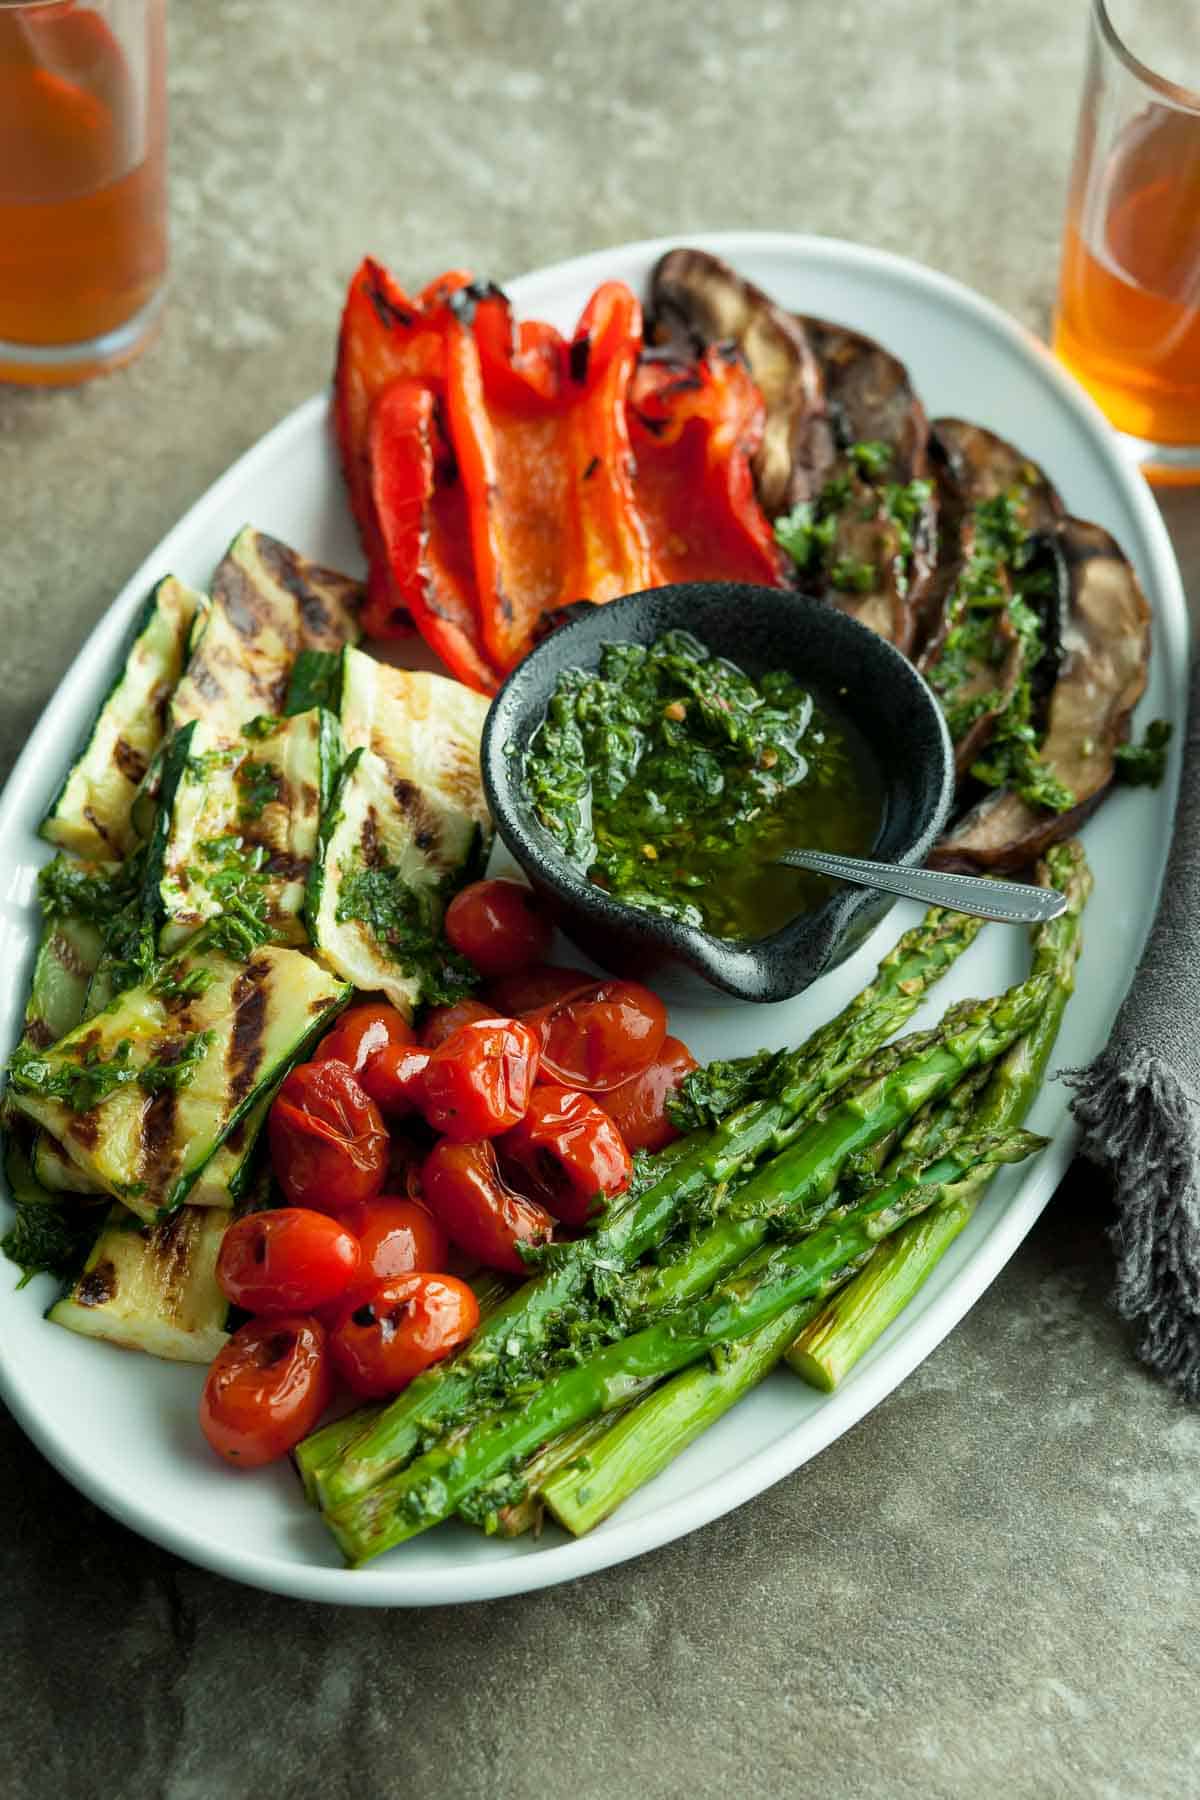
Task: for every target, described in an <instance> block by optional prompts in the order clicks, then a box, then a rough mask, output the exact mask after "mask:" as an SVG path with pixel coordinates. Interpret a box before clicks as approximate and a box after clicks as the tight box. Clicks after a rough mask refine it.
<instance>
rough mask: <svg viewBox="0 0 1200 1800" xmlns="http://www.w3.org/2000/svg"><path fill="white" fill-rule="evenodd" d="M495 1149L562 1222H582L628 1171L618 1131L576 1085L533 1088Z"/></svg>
mask: <svg viewBox="0 0 1200 1800" xmlns="http://www.w3.org/2000/svg"><path fill="white" fill-rule="evenodd" d="M496 1150H497V1153H498V1155H499V1156H500V1158H501V1161H502V1162H505V1163H515V1164H516V1166H517V1168H518V1169H520V1171H521V1173H522V1175H523V1176H524V1178H525V1183H527V1184H528V1185H529V1187H530V1191H531V1192H532V1193H533V1194H534V1195H536V1197H537V1198H538V1199H539V1200H541V1201H542V1202H543V1203H544V1204H545V1205H546V1206H547V1207H549V1209H550V1211H551V1212H552V1213H553V1214H554V1216H555V1218H556V1219H561V1220H562V1221H563V1224H564V1225H586V1224H587V1222H588V1220H589V1219H592V1218H594V1217H595V1216H596V1214H597V1213H598V1212H600V1211H602V1210H603V1206H604V1202H605V1201H606V1200H608V1199H611V1197H612V1196H613V1195H614V1194H621V1193H624V1191H625V1189H626V1188H627V1187H628V1186H629V1177H630V1175H631V1174H632V1173H633V1161H632V1159H631V1157H630V1155H629V1152H628V1150H627V1149H626V1148H625V1145H624V1142H623V1141H622V1138H621V1134H620V1132H619V1131H618V1130H617V1128H616V1126H615V1125H614V1124H613V1122H612V1120H611V1119H610V1118H609V1116H608V1114H607V1113H606V1112H602V1111H601V1110H600V1108H599V1107H598V1106H597V1105H596V1102H595V1101H594V1100H593V1099H591V1098H590V1097H589V1096H588V1095H587V1094H581V1093H580V1092H579V1090H578V1089H577V1088H568V1087H553V1086H549V1085H546V1086H539V1087H537V1088H535V1089H534V1091H533V1096H532V1098H531V1099H530V1102H529V1110H528V1112H527V1113H526V1114H525V1117H524V1118H523V1119H522V1120H521V1122H520V1124H519V1125H514V1126H513V1128H512V1130H511V1131H506V1132H505V1134H504V1136H503V1137H502V1138H501V1139H500V1140H499V1141H498V1143H497V1145H496ZM523 1185H524V1183H523Z"/></svg>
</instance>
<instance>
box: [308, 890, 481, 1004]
mask: <svg viewBox="0 0 1200 1800" xmlns="http://www.w3.org/2000/svg"><path fill="white" fill-rule="evenodd" d="M443 901H444V895H443V894H442V892H441V889H440V888H438V887H419V888H418V887H414V886H413V885H412V884H411V883H410V882H407V881H406V880H405V879H404V876H403V875H402V874H401V872H400V870H399V869H398V868H396V867H395V866H394V865H393V864H392V863H390V862H388V861H386V860H377V861H375V862H373V863H372V864H371V865H370V866H368V865H367V864H366V863H365V862H361V861H360V862H359V864H358V865H357V866H356V867H354V868H352V869H351V870H350V871H349V873H348V874H347V875H346V876H345V878H344V879H343V881H342V884H341V887H340V889H339V890H338V898H337V909H336V912H335V915H334V916H335V917H336V919H337V922H338V924H339V925H343V924H345V923H346V921H347V920H351V919H356V920H358V921H359V922H360V923H361V924H364V925H366V926H368V927H369V929H370V931H371V934H372V936H373V937H374V938H375V940H376V942H377V943H378V945H379V947H380V949H381V950H383V951H384V953H385V954H386V955H387V956H388V957H389V958H390V960H391V961H392V962H394V963H395V964H396V966H397V968H399V969H402V970H403V972H404V973H405V974H406V975H411V976H415V977H416V978H417V979H418V980H419V982H420V998H421V999H422V1000H423V1001H427V1002H428V1003H429V1004H430V1005H433V1006H448V1005H452V1004H453V1002H454V1001H456V1000H461V999H462V998H463V997H464V995H466V994H469V993H470V992H471V991H472V989H473V988H474V987H475V986H476V985H477V982H478V976H477V975H476V973H475V971H474V969H473V968H472V967H471V965H470V963H468V962H467V960H466V958H465V957H462V956H460V955H459V954H458V952H457V951H455V950H452V949H451V948H450V945H449V944H448V943H447V942H446V940H445V938H444V937H443V936H442V932H441V914H442V910H443Z"/></svg>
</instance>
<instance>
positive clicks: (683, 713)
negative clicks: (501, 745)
mask: <svg viewBox="0 0 1200 1800" xmlns="http://www.w3.org/2000/svg"><path fill="white" fill-rule="evenodd" d="M524 783H525V789H526V792H527V794H528V796H529V800H530V804H531V805H532V807H533V810H534V813H535V815H536V817H537V819H538V821H539V823H540V824H541V825H542V826H543V827H544V828H545V830H546V831H548V832H549V833H550V835H551V836H552V837H553V838H554V840H555V842H556V843H557V845H558V847H559V848H560V850H561V851H562V852H563V854H564V855H565V856H566V857H567V858H568V860H569V861H571V862H572V863H574V864H575V866H576V867H577V868H579V869H582V870H585V871H586V872H587V874H588V875H589V876H590V878H591V879H592V880H593V881H594V882H596V883H597V885H599V886H601V887H604V888H607V890H608V891H609V893H611V894H612V895H613V896H614V898H616V899H618V900H622V901H624V902H625V904H626V905H628V906H639V907H643V908H645V909H646V910H647V911H650V912H658V913H664V914H666V915H667V916H668V917H670V918H673V919H679V920H681V921H682V922H683V923H685V924H688V925H696V926H699V927H701V928H702V929H703V930H705V931H708V932H711V933H712V934H713V935H714V936H715V937H724V938H739V939H745V938H756V937H763V936H765V935H766V934H767V933H769V932H772V931H777V930H779V928H780V927H781V926H783V925H785V924H786V923H787V922H788V921H789V920H790V919H793V918H795V917H796V916H797V914H799V913H801V912H806V911H811V910H812V909H813V908H815V907H817V906H819V905H820V904H821V903H822V902H823V901H824V900H825V899H827V898H828V895H829V893H830V892H831V891H832V890H831V888H830V885H829V884H828V883H827V882H826V881H824V880H823V879H822V878H821V877H820V876H812V875H808V874H805V873H804V872H803V871H801V870H797V869H783V868H779V867H778V866H777V865H776V862H775V859H776V858H777V857H778V856H779V854H780V852H781V851H784V850H788V849H800V848H804V849H815V850H839V851H843V852H846V853H847V854H850V855H860V854H862V853H863V852H864V851H866V850H867V849H868V848H869V847H870V845H871V843H872V841H873V839H874V836H875V832H876V829H877V827H878V824H879V819H880V813H881V796H880V792H879V788H878V783H877V778H876V776H875V772H874V769H873V767H872V765H871V763H870V761H869V759H868V758H867V757H866V755H865V754H864V753H863V752H862V751H861V750H860V748H859V747H858V745H857V743H856V742H854V741H852V739H851V736H850V733H849V731H848V728H847V727H846V726H845V725H844V724H842V723H841V722H840V721H839V720H837V719H835V718H834V717H833V716H832V714H831V713H830V712H829V711H827V710H826V709H824V708H823V707H820V706H818V705H817V704H816V702H815V701H814V700H813V697H812V695H811V694H809V693H808V692H807V690H806V689H805V688H804V687H803V686H802V685H801V683H800V682H799V681H797V680H796V678H795V677H794V676H792V675H789V674H785V673H783V672H782V671H778V670H777V671H773V672H772V673H770V674H767V675H764V676H763V677H762V679H761V680H760V681H757V682H756V681H753V680H752V679H751V678H750V676H748V675H747V674H745V673H744V671H743V670H741V669H739V668H737V667H736V666H735V665H734V664H733V663H730V662H726V661H724V660H722V659H721V658H719V657H716V656H713V655H712V654H711V653H710V652H709V651H708V650H707V649H706V648H705V647H704V645H703V644H701V643H698V642H697V640H696V639H695V638H693V637H691V636H690V635H689V634H688V633H686V632H682V631H675V632H668V633H667V634H666V635H664V636H663V637H661V638H659V639H658V640H657V642H656V643H654V644H653V645H651V646H650V647H649V648H646V647H644V646H642V645H639V644H626V643H616V644H606V645H605V646H604V649H603V651H602V653H601V657H600V665H599V667H598V668H597V669H595V670H583V669H568V670H566V671H564V673H563V674H562V675H560V677H559V680H558V685H557V687H556V688H555V691H554V694H553V696H552V698H551V701H550V705H549V708H548V709H547V713H546V717H545V719H544V720H543V722H542V724H541V725H540V726H539V728H538V731H537V733H536V735H535V737H534V740H533V743H532V744H531V746H530V748H529V751H528V753H527V755H526V759H525V767H524Z"/></svg>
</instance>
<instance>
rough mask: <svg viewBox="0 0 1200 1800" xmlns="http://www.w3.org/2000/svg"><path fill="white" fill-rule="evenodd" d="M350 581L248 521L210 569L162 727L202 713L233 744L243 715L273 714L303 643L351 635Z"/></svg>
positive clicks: (330, 642)
mask: <svg viewBox="0 0 1200 1800" xmlns="http://www.w3.org/2000/svg"><path fill="white" fill-rule="evenodd" d="M361 597H362V589H361V587H360V585H359V583H358V582H356V581H351V580H350V578H349V577H348V576H346V575H339V574H338V573H337V572H336V571H335V570H333V569H325V568H322V567H321V566H320V565H319V564H318V563H313V562H309V561H308V559H307V558H306V557H303V556H300V555H298V554H297V552H296V551H295V550H289V548H288V547H287V545H286V544H281V543H279V542H278V540H277V539H275V538H272V537H268V536H267V534H266V533H265V532H263V531H255V530H254V529H253V527H252V526H249V525H247V526H246V527H245V529H244V530H243V531H240V532H239V533H238V535H237V537H235V538H234V540H233V543H232V544H231V545H230V546H229V549H228V551H227V553H226V555H225V557H224V559H223V560H222V562H221V563H220V564H219V565H218V568H217V571H216V574H215V575H214V576H213V585H212V605H211V607H210V609H209V614H208V618H207V621H206V623H205V626H204V630H203V631H202V633H201V634H200V638H199V641H198V643H197V644H196V647H195V650H194V651H193V653H192V655H191V657H190V659H189V661H188V665H187V669H186V670H185V672H184V676H183V679H182V681H181V682H180V683H179V686H178V688H177V689H176V691H175V695H174V697H173V699H172V701H171V725H172V728H173V729H175V730H178V729H179V728H180V726H182V725H185V724H186V723H187V722H188V720H189V719H203V720H205V721H206V723H207V724H208V725H209V726H210V727H211V728H212V732H213V735H214V737H215V738H216V739H218V740H222V739H223V740H225V741H227V742H236V740H237V737H238V733H239V731H240V730H241V728H242V726H243V725H245V724H246V723H247V721H248V720H250V719H253V718H257V717H258V716H259V715H260V714H264V713H266V714H273V713H281V712H282V711H283V709H284V705H285V702H286V700H287V689H288V678H289V676H290V674H291V669H292V664H293V663H294V662H295V660H296V657H297V656H298V655H299V653H300V652H301V651H302V650H325V651H340V649H341V648H342V646H343V644H347V643H354V642H357V640H358V638H359V636H360V631H359V625H358V605H359V601H360V599H361Z"/></svg>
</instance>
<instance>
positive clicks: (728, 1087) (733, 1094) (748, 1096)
mask: <svg viewBox="0 0 1200 1800" xmlns="http://www.w3.org/2000/svg"><path fill="white" fill-rule="evenodd" d="M785 1062H786V1057H785V1054H784V1052H782V1051H778V1050H758V1051H755V1052H754V1054H753V1055H751V1056H739V1057H735V1058H734V1059H733V1060H732V1061H728V1062H711V1063H708V1064H706V1065H705V1066H704V1067H702V1068H699V1069H693V1070H692V1072H691V1073H690V1074H689V1075H685V1076H684V1078H683V1080H682V1082H681V1083H680V1084H679V1086H678V1087H677V1088H676V1089H675V1091H674V1093H671V1094H668V1095H667V1100H666V1110H667V1117H668V1118H669V1119H670V1121H671V1123H672V1125H674V1126H675V1128H676V1130H677V1131H698V1130H700V1129H701V1128H702V1127H711V1126H713V1125H719V1124H720V1122H721V1120H722V1119H724V1118H727V1117H728V1115H729V1114H730V1113H731V1112H736V1111H737V1109H738V1107H739V1106H745V1104H746V1102H747V1101H748V1100H766V1099H770V1098H771V1097H773V1095H774V1093H775V1086H776V1083H775V1081H774V1080H773V1077H775V1076H777V1074H778V1072H779V1070H780V1069H781V1068H782V1067H783V1065H784V1063H785Z"/></svg>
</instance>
